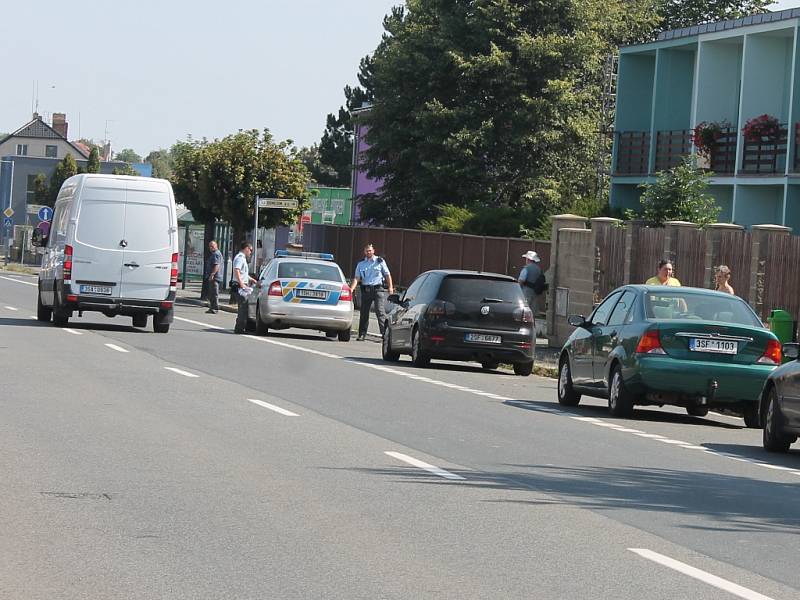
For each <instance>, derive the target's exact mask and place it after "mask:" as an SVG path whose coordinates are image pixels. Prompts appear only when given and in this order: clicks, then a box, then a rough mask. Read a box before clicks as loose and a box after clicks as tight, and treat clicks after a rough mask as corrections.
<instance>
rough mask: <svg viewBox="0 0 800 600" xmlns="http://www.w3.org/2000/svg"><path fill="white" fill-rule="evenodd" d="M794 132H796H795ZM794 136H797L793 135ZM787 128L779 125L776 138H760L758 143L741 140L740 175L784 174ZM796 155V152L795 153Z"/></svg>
mask: <svg viewBox="0 0 800 600" xmlns="http://www.w3.org/2000/svg"><path fill="white" fill-rule="evenodd" d="M795 131H796V130H795ZM795 135H797V134H796V133H795ZM788 142H789V128H788V126H787V125H786V124H781V126H780V132H779V133H778V136H777V137H776V138H767V137H764V138H761V139H760V140H758V141H748V140H745V139H743V140H742V143H743V144H744V149H743V151H742V166H741V168H740V170H739V174H740V175H774V174H782V173H785V172H786V147H787V145H788ZM795 154H796V151H795Z"/></svg>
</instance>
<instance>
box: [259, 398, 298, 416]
mask: <svg viewBox="0 0 800 600" xmlns="http://www.w3.org/2000/svg"><path fill="white" fill-rule="evenodd" d="M247 401H248V402H252V403H253V404H257V405H258V406H261V407H263V408H267V409H269V410H271V411H273V412H276V413H278V414H279V415H283V416H284V417H299V416H300V415H298V414H297V413H293V412H292V411H290V410H286V409H285V408H281V407H280V406H275V405H274V404H270V403H269V402H263V401H262V400H253V399H252V398H248V399H247Z"/></svg>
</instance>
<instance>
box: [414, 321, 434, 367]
mask: <svg viewBox="0 0 800 600" xmlns="http://www.w3.org/2000/svg"><path fill="white" fill-rule="evenodd" d="M421 337H422V336H421V335H420V334H419V329H415V330H414V333H413V334H412V336H411V364H412V365H414V366H415V367H427V366H428V365H429V364H431V359H430V358H428V355H427V354H425V351H424V350H423V349H422V345H421V341H420V338H421Z"/></svg>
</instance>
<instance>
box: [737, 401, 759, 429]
mask: <svg viewBox="0 0 800 600" xmlns="http://www.w3.org/2000/svg"><path fill="white" fill-rule="evenodd" d="M742 417H744V424H745V427H747V428H748V429H760V428H761V415H760V414H758V402H751V403H750V404H748V405H747V406H746V407H745V409H744V413H743V414H742Z"/></svg>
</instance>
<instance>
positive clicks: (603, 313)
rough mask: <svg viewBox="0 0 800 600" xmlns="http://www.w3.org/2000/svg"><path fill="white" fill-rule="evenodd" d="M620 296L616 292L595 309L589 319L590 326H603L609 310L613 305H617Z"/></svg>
mask: <svg viewBox="0 0 800 600" xmlns="http://www.w3.org/2000/svg"><path fill="white" fill-rule="evenodd" d="M621 295H622V294H621V293H620V292H617V293H616V294H614V295H612V296H609V297H608V298H606V299H605V301H604V302H603V303H602V304H601V305H600V306H598V307H597V308H596V309H595V311H594V313H593V314H592V317H591V319H590V321H591V323H592V325H605V324H606V323H608V317H609V315H610V314H611V310H612V309H613V308H614V305H615V304H616V303H617V300H619V297H620V296H621Z"/></svg>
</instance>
